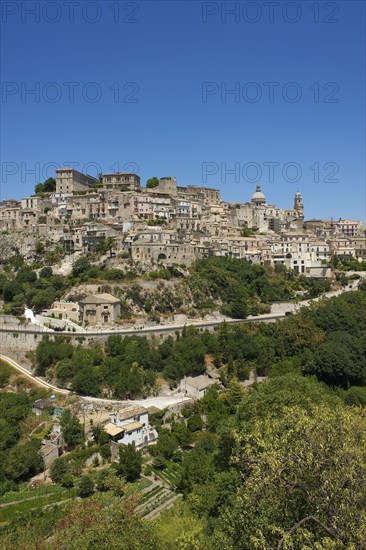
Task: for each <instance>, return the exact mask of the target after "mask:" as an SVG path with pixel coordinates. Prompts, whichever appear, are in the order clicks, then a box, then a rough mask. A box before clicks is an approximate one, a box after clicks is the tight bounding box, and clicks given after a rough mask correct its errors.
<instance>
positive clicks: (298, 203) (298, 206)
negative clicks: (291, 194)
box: [294, 191, 304, 220]
mask: <svg viewBox="0 0 366 550" xmlns="http://www.w3.org/2000/svg"><path fill="white" fill-rule="evenodd" d="M294 209H295V210H296V212H297V218H298V219H299V220H303V219H304V205H303V203H302V196H301V195H300V193H299V191H298V192H297V193H296V194H295V200H294Z"/></svg>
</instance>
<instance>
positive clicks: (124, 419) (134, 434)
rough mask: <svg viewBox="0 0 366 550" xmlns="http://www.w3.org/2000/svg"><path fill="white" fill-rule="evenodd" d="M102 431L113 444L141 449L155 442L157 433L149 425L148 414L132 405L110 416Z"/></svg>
mask: <svg viewBox="0 0 366 550" xmlns="http://www.w3.org/2000/svg"><path fill="white" fill-rule="evenodd" d="M104 431H105V432H106V433H107V434H108V435H109V436H110V438H111V440H112V441H114V442H115V443H118V444H122V445H129V444H131V445H133V446H134V447H143V446H144V445H148V444H149V443H152V442H153V441H155V440H156V439H157V437H158V434H157V431H156V430H155V429H154V428H153V427H152V426H150V425H149V413H148V412H147V410H146V409H145V408H144V407H140V406H138V405H135V404H133V403H129V404H127V405H126V406H125V407H124V408H123V409H120V410H119V411H118V412H115V413H113V414H111V415H110V422H108V424H106V425H105V426H104Z"/></svg>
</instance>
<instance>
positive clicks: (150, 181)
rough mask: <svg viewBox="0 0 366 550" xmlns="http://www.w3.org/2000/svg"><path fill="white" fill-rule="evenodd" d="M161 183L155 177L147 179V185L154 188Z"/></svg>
mask: <svg viewBox="0 0 366 550" xmlns="http://www.w3.org/2000/svg"><path fill="white" fill-rule="evenodd" d="M158 185H159V179H158V178H156V177H154V178H150V179H148V180H147V182H146V187H148V188H150V189H152V188H154V187H158Z"/></svg>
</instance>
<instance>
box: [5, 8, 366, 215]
mask: <svg viewBox="0 0 366 550" xmlns="http://www.w3.org/2000/svg"><path fill="white" fill-rule="evenodd" d="M36 4H37V5H38V8H39V10H40V11H39V13H37V14H36V15H32V14H31V13H29V10H31V9H32V7H34V6H35V5H36ZM55 4H57V6H58V9H57V10H56V8H55ZM78 4H79V5H78ZM117 4H119V13H117V11H116V6H117ZM235 4H237V6H238V7H239V11H237V12H236V13H235V14H229V13H227V11H228V10H230V9H232V8H233V7H235ZM36 8H37V6H36ZM72 9H73V10H74V14H73V16H72V13H71V10H72ZM317 9H318V12H317ZM2 10H3V13H2V19H3V23H2V80H3V96H2V104H1V108H2V122H1V130H2V132H1V134H2V148H1V157H2V191H1V198H2V199H4V198H10V197H14V198H19V197H21V196H26V195H28V194H30V193H31V192H32V191H33V188H34V185H35V183H36V182H38V181H40V180H41V181H43V180H44V179H45V178H44V177H43V176H44V175H46V176H47V175H53V173H54V170H53V169H52V168H50V169H49V173H47V166H49V164H50V163H51V164H52V163H54V164H55V165H58V166H65V165H69V164H70V163H71V162H73V163H79V165H78V166H76V167H77V168H79V169H81V168H82V167H85V165H86V164H88V163H94V164H95V165H97V166H100V168H101V170H102V171H103V172H105V173H107V172H110V171H114V170H116V169H119V170H120V171H123V170H131V168H135V169H136V170H138V173H139V175H140V176H141V180H142V182H143V183H144V182H145V181H146V179H147V178H149V177H152V176H157V177H162V176H169V175H172V176H173V175H174V176H176V177H177V180H178V182H179V183H180V184H182V185H184V184H195V185H201V184H205V185H207V186H210V187H219V188H220V189H221V191H222V196H223V198H224V199H225V200H230V201H246V200H249V199H250V196H251V194H252V192H253V189H254V187H255V183H256V180H257V179H258V181H259V182H260V184H261V185H262V189H263V190H264V192H265V194H266V196H267V201H268V202H269V203H272V204H273V203H275V204H278V205H279V206H281V207H291V206H292V204H293V196H294V194H295V192H296V191H297V190H300V192H301V193H302V195H303V199H304V204H305V216H306V218H311V217H324V218H330V217H331V216H333V217H334V218H338V217H343V218H355V219H365V105H364V94H365V53H364V52H365V3H364V2H362V1H347V2H333V3H332V2H330V3H329V2H322V1H320V2H318V3H317V2H310V1H309V2H307V1H301V2H292V3H291V5H290V6H289V5H288V3H287V2H280V3H279V5H275V6H274V8H273V13H272V14H271V13H270V12H269V7H268V6H267V5H266V3H263V2H251V3H250V5H248V2H239V3H238V2H236V3H235V2H199V1H184V2H179V1H171V2H168V1H166V2H158V1H157V2H155V1H147V2H117V1H109V0H106V1H102V2H88V1H85V0H79V2H74V6H72V5H65V3H64V2H63V1H61V0H60V1H58V2H33V1H31V0H29V1H27V2H15V1H12V2H6V1H5V0H3V2H2ZM72 19H73V21H72ZM53 20H54V21H53ZM93 20H95V21H94V22H93ZM250 20H251V21H252V22H250ZM317 20H318V21H317ZM52 21H53V22H52ZM291 21H292V22H291ZM67 82H69V83H70V82H74V83H78V85H76V84H73V85H71V84H68V85H67V84H65V83H67ZM90 83H95V84H90ZM129 83H130V84H129ZM131 83H132V84H131ZM205 83H210V84H205ZM264 83H276V84H271V85H270V84H264ZM289 83H295V84H289ZM315 83H318V84H315ZM329 83H331V84H329ZM72 87H74V100H73V102H71V101H70V97H72V93H71V91H70V90H71V88H72ZM124 87H125V89H124ZM271 87H272V88H273V90H272V91H273V93H274V95H273V97H272V98H270V94H269V92H270V88H271ZM324 87H326V88H325V89H323V88H324ZM31 88H33V89H36V90H37V92H36V94H37V95H36V96H35V95H31V94H27V90H29V89H31ZM110 88H111V89H110ZM230 89H231V90H233V89H236V94H237V95H235V94H231V95H230V94H229V95H227V96H226V97H225V90H230ZM118 92H119V97H118ZM97 93H98V94H99V96H100V98H99V100H97V101H92V100H93V99H94V97H96V94H97ZM221 93H222V94H223V95H222V96H221ZM300 93H301V99H299V100H298V101H291V99H294V100H295V99H296V96H297V94H300ZM238 94H239V95H238ZM298 97H299V96H298ZM53 99H55V101H53ZM255 99H257V101H254V100H255ZM131 100H135V101H131ZM334 100H336V101H334ZM272 162H273V163H278V164H276V165H275V166H274V167H273V169H272V170H273V178H272V181H270V180H271V178H270V167H269V166H268V164H267V163H272ZM207 163H209V164H207ZM288 163H295V164H290V165H288ZM316 163H318V164H316ZM97 166H95V167H93V166H92V165H89V172H90V173H91V174H93V175H94V174H96V172H97ZM137 167H138V168H137ZM310 167H312V168H310ZM34 168H36V170H37V172H40V174H36V175H34V174H31V173H27V171H29V170H32V169H34ZM225 169H226V170H227V171H230V170H232V171H233V170H236V174H229V173H226V174H225ZM299 169H301V177H300V173H299ZM335 169H338V173H337V174H334V173H333V172H334V170H335ZM211 174H212V175H211ZM296 177H299V181H298V182H295V181H293V180H294V179H296ZM317 180H318V181H317ZM328 180H338V181H328Z"/></svg>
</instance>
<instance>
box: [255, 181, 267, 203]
mask: <svg viewBox="0 0 366 550" xmlns="http://www.w3.org/2000/svg"><path fill="white" fill-rule="evenodd" d="M252 202H254V203H256V204H258V203H260V204H264V203H265V202H266V197H265V196H264V194H263V193H262V191H261V186H260V185H257V187H256V188H255V193H253V195H252Z"/></svg>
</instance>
